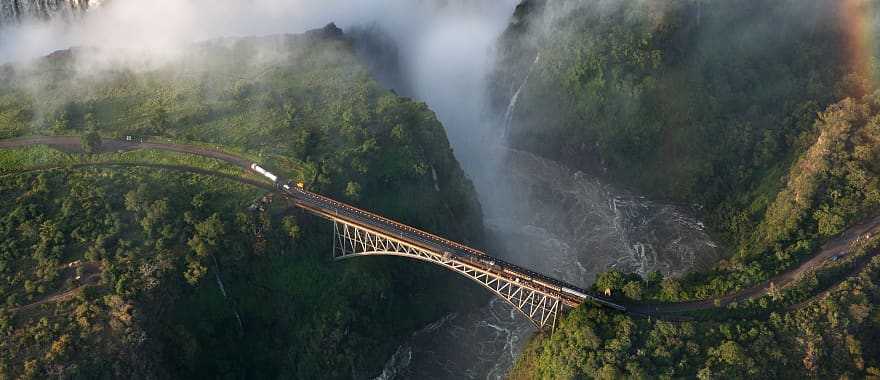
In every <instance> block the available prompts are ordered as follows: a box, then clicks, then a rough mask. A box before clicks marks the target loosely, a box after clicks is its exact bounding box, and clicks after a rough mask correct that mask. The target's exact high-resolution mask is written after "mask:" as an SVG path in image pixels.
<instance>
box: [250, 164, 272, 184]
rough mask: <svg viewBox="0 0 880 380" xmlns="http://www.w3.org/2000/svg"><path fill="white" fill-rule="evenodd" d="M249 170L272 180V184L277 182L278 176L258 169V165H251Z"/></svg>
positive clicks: (260, 168)
mask: <svg viewBox="0 0 880 380" xmlns="http://www.w3.org/2000/svg"><path fill="white" fill-rule="evenodd" d="M251 170H253V171H255V172H257V173H260V174H261V175H263V177H266V178H268V179H270V180H272V182H278V176H276V175H275V174H272V173H271V172H269V171H268V170H266V169H263V168H262V167H260V165H257V164H256V163H253V164H251Z"/></svg>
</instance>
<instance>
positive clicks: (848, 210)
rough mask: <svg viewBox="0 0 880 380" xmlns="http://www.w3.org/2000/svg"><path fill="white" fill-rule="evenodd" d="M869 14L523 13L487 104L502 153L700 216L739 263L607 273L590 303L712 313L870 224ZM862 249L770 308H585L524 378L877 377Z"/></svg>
mask: <svg viewBox="0 0 880 380" xmlns="http://www.w3.org/2000/svg"><path fill="white" fill-rule="evenodd" d="M876 9H877V7H876V4H875V2H872V1H866V2H850V1H841V2H832V1H778V2H763V1H747V2H736V3H732V2H723V1H694V2H679V1H660V2H642V1H621V2H617V3H614V4H609V3H606V2H598V1H596V2H572V1H557V2H544V1H525V2H523V3H522V4H521V5H520V6H519V7H518V8H517V12H516V15H515V17H514V20H513V22H512V24H511V26H510V27H509V28H508V30H507V31H506V32H505V35H504V36H503V38H502V42H501V45H502V47H501V48H500V49H499V57H498V59H499V64H498V65H497V67H498V68H497V70H496V72H495V78H496V80H495V83H496V85H495V86H494V88H493V89H492V93H493V96H494V97H495V108H496V109H497V110H498V112H500V113H502V114H503V113H505V112H507V113H508V118H507V120H509V124H508V125H506V126H505V127H506V128H509V129H508V135H509V143H510V144H511V145H513V146H514V147H517V148H519V149H524V150H528V151H531V152H534V153H537V154H539V155H542V156H544V157H548V158H551V159H554V160H559V161H562V162H564V163H565V164H566V165H569V166H571V167H575V168H582V169H583V170H586V171H590V172H592V173H594V174H596V175H598V176H601V177H602V178H606V179H609V180H612V181H614V182H616V183H619V184H621V185H625V186H628V187H632V188H634V189H637V190H638V191H640V192H644V193H647V194H650V195H651V196H653V197H655V198H659V199H668V200H671V201H675V202H683V203H684V202H686V203H688V204H694V205H697V207H698V208H699V209H701V210H702V212H703V217H704V218H705V219H706V220H707V222H708V223H707V224H708V225H709V227H710V228H711V230H712V231H713V233H714V234H715V235H717V236H719V237H721V238H722V241H723V242H724V244H725V246H726V249H727V251H728V252H729V254H728V258H727V259H725V260H722V261H721V262H720V263H719V264H718V265H717V266H716V267H715V268H714V269H712V270H710V271H707V272H705V273H691V274H689V275H687V276H684V277H682V278H666V279H664V278H662V276H660V275H659V274H650V275H649V276H647V278H640V277H639V276H636V275H627V274H623V273H619V272H615V271H611V272H606V273H604V274H602V275H600V276H598V279H597V282H596V285H595V287H594V289H595V290H597V291H598V290H605V289H609V290H611V291H613V292H614V294H616V297H617V298H618V299H620V300H621V302H630V303H636V302H648V303H661V305H662V303H664V302H679V301H687V300H708V301H706V302H709V303H711V302H712V300H713V299H716V298H718V297H721V296H724V295H728V294H732V293H734V292H736V291H739V290H742V289H746V288H748V287H750V286H756V285H758V284H762V283H765V282H766V281H768V280H769V279H771V278H773V277H774V276H776V275H779V274H780V273H783V272H785V271H788V270H792V269H793V268H796V267H797V266H798V265H799V264H801V263H804V262H806V261H807V260H808V259H809V258H811V257H812V256H813V255H814V254H816V252H817V251H818V250H819V248H820V247H821V246H822V245H823V244H824V243H825V242H828V241H829V240H830V239H832V238H833V237H836V236H838V235H840V234H841V233H842V232H843V231H845V230H846V229H847V228H849V227H852V226H853V225H856V224H857V223H859V222H862V221H868V220H874V219H875V218H876V217H877V214H878V203H877V202H878V201H880V198H878V197H877V194H878V182H877V175H878V174H880V173H878V172H877V170H878V167H877V162H878V157H877V146H878V144H877V142H878V141H877V138H878V136H880V135H878V133H877V130H876V125H875V124H876V120H877V113H878V100H877V99H878V98H877V96H878V95H876V94H874V90H875V89H876V87H875V85H874V78H875V76H876V72H875V70H876V69H875V67H874V66H873V65H872V64H871V62H872V59H876V58H872V57H875V55H874V51H875V46H874V45H873V44H872V43H873V42H872V41H871V40H870V38H867V37H866V36H868V35H870V34H871V33H875V31H874V29H872V24H871V23H870V20H873V19H874V18H875V17H876V12H875V10H876ZM875 34H876V33H875ZM526 79H527V80H526ZM514 94H517V96H515V97H514ZM513 98H516V99H517V102H516V103H515V104H511V103H510V100H511V99H513ZM867 237H868V236H867V235H866V236H862V237H860V238H859V239H858V241H856V242H855V243H854V245H853V246H849V247H846V249H843V253H842V254H839V255H835V257H834V258H833V260H832V259H829V260H828V261H827V262H824V263H822V264H821V265H819V268H818V269H817V270H815V271H813V270H810V271H808V272H807V273H806V275H804V276H803V277H802V278H801V279H800V281H795V282H794V283H793V284H792V285H791V286H789V287H786V288H779V289H777V288H775V287H774V285H773V284H772V283H771V284H770V290H771V291H770V294H769V295H768V296H764V297H761V298H759V299H756V300H753V301H749V302H744V303H739V304H737V303H736V302H734V303H732V304H729V305H727V304H724V305H722V304H721V303H720V302H719V303H717V305H718V306H719V307H718V309H716V310H710V311H709V312H704V313H691V314H689V315H684V316H683V317H684V318H685V319H690V320H691V321H690V322H686V323H677V322H665V321H658V320H657V319H641V318H634V317H628V316H623V315H617V314H613V313H609V312H606V311H603V310H594V309H593V308H590V307H586V308H583V309H582V310H578V311H576V312H575V313H573V314H572V315H571V316H570V317H569V318H568V319H567V321H566V322H565V323H564V324H563V327H562V328H561V329H559V330H558V331H557V332H556V333H554V334H553V335H552V336H545V337H539V338H537V339H536V340H534V341H533V342H532V343H531V346H530V348H529V351H528V352H527V353H526V354H525V355H524V358H523V359H522V360H521V362H520V363H519V366H518V368H517V370H516V371H515V375H514V377H518V378H532V377H545V378H572V377H588V378H592V377H600V378H615V377H620V376H624V375H625V376H633V377H642V376H659V377H664V376H665V377H672V378H676V377H701V378H730V377H755V376H757V377H768V378H788V377H796V376H818V377H838V376H847V375H848V376H855V377H863V376H867V375H871V374H873V375H875V376H876V375H878V373H877V372H878V370H877V368H880V353H878V352H876V351H875V350H874V349H873V347H871V348H868V346H869V345H870V344H867V343H865V344H862V342H868V341H872V339H875V338H872V336H873V334H875V333H876V331H877V328H878V324H877V323H878V321H880V320H878V319H877V318H878V309H877V306H876V303H877V301H878V293H877V288H876V285H875V283H876V279H877V275H878V267H877V261H876V259H874V261H873V262H872V264H868V262H869V261H870V260H871V257H873V256H874V255H875V254H876V250H875V248H874V246H875V245H876V243H875V240H876V237H871V238H867ZM813 269H815V268H813ZM848 276H850V277H849V278H848ZM847 278H848V279H847ZM844 280H845V281H844ZM826 291H827V292H826ZM721 306H725V307H721ZM644 309H647V307H645V308H644ZM680 317H682V316H680ZM679 319H680V318H679ZM766 358H772V359H773V360H766Z"/></svg>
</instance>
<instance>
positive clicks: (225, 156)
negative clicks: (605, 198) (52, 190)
mask: <svg viewBox="0 0 880 380" xmlns="http://www.w3.org/2000/svg"><path fill="white" fill-rule="evenodd" d="M32 145H47V146H52V147H56V148H59V149H62V150H66V151H81V150H82V149H81V142H80V138H79V137H71V136H47V137H29V138H17V139H7V140H0V149H4V148H16V147H26V146H32ZM102 149H103V150H104V151H119V150H123V151H127V150H136V149H158V150H166V151H172V152H178V153H188V154H193V155H198V156H203V157H208V158H214V159H217V160H220V161H224V162H227V163H230V164H233V165H236V166H239V167H241V168H243V169H250V165H251V163H252V162H251V160H249V159H247V158H244V157H240V156H236V155H233V154H229V153H226V152H222V151H220V150H216V149H211V148H206V147H201V146H194V145H184V144H174V143H157V142H135V141H120V140H102ZM58 166H63V167H85V166H132V167H134V166H145V167H156V168H163V169H171V170H183V171H189V172H192V173H197V174H204V175H212V176H218V177H224V178H227V179H231V180H235V181H239V182H242V183H246V184H249V185H252V186H258V187H261V188H264V189H267V190H268V189H272V188H273V186H272V185H270V184H268V183H266V182H260V181H255V180H251V179H246V178H241V177H237V176H233V175H228V174H224V173H220V172H214V171H211V170H205V169H199V168H193V167H188V166H184V165H162V164H139V163H95V164H72V165H58ZM49 168H51V167H44V168H42V169H41V168H35V169H32V170H46V169H49ZM877 233H880V216H878V217H875V218H873V219H870V220H868V221H866V222H862V223H860V224H858V225H856V226H853V227H852V228H850V229H848V230H847V231H846V232H845V233H843V234H842V235H840V236H838V237H836V238H835V239H833V240H831V241H829V242H828V243H826V244H825V245H823V246H822V248H821V250H820V251H819V253H817V254H816V255H814V256H813V257H811V258H810V259H809V260H807V261H804V262H803V263H801V264H800V265H799V266H797V267H796V268H792V269H790V270H788V271H785V272H783V273H780V274H778V275H776V276H774V277H772V278H770V279H769V280H767V281H764V282H762V283H759V284H756V285H754V286H751V287H749V288H746V289H742V290H739V291H736V292H733V293H730V294H728V295H724V296H721V297H716V298H710V299H705V300H697V301H687V302H675V303H655V304H651V303H633V304H627V305H626V308H627V312H630V313H633V314H636V315H642V316H652V317H657V318H661V319H663V318H670V319H675V316H676V315H680V314H682V313H687V312H692V311H700V310H709V309H714V308H718V307H726V306H727V305H729V304H731V303H734V302H742V301H745V300H748V299H753V298H758V297H761V296H763V295H766V294H767V293H768V292H769V291H770V287H771V284H772V285H773V286H775V287H776V288H778V289H781V288H783V287H785V286H787V285H789V284H791V283H792V282H794V281H796V280H797V279H799V278H800V277H801V276H802V275H803V274H805V273H807V272H810V271H812V270H814V269H816V268H819V267H821V266H822V265H823V264H825V263H826V262H827V261H828V260H831V259H832V258H833V257H843V256H846V255H847V254H848V253H849V251H850V250H851V248H852V245H853V244H854V243H855V242H857V241H858V240H859V239H862V238H863V237H865V236H866V235H867V234H871V235H874V234H877ZM878 253H880V250H875V251H874V252H871V253H870V254H869V255H868V256H867V257H866V258H863V260H867V259H870V258H871V257H873V256H875V255H877V254H878ZM861 269H864V266H863V265H857V266H856V269H855V270H856V271H860V270H861ZM844 278H845V277H844ZM842 281H843V278H842V279H841V280H840V281H838V282H837V283H835V284H834V285H832V287H833V286H836V285H837V284H838V283H840V282H842Z"/></svg>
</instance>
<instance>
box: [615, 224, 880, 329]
mask: <svg viewBox="0 0 880 380" xmlns="http://www.w3.org/2000/svg"><path fill="white" fill-rule="evenodd" d="M878 233H880V216H878V217H874V218H873V219H869V220H867V221H865V222H862V223H859V224H857V225H855V226H853V227H851V228H850V229H848V230H847V231H846V232H844V233H843V234H841V235H840V236H838V237H836V238H834V239H832V240H831V241H829V242H827V243H825V244H824V245H823V246H822V248H821V249H820V250H819V252H818V253H817V254H815V255H814V256H812V257H811V258H810V259H809V260H806V261H804V262H803V263H801V264H800V265H798V266H797V267H795V268H792V269H790V270H787V271H785V272H782V273H780V274H778V275H776V276H774V277H772V278H770V279H769V280H766V281H764V282H761V283H759V284H756V285H753V286H751V287H748V288H745V289H742V290H739V291H736V292H733V293H730V294H727V295H724V296H721V297H716V298H710V299H705V300H697V301H687V302H675V303H659V304H647V303H643V304H630V305H627V309H628V310H630V311H632V312H634V313H637V314H643V315H649V316H654V317H662V316H664V315H674V314H681V313H686V312H690V311H698V310H708V309H713V308H717V307H721V308H723V307H726V306H728V305H730V304H731V303H734V302H737V303H738V302H743V301H746V300H749V299H755V298H760V297H762V296H764V295H766V294H767V293H769V292H770V287H771V285H772V286H775V287H776V289H782V288H784V287H785V286H787V285H790V284H791V283H792V282H794V281H796V280H798V279H799V278H800V277H801V276H803V275H804V274H805V273H808V272H810V271H812V270H814V269H817V268H819V267H821V266H822V265H823V264H825V263H827V262H828V261H829V260H832V259H833V258H834V257H838V258H843V257H845V256H846V255H848V254H849V253H850V252H851V251H852V250H853V248H854V247H853V245H854V244H855V243H857V242H858V241H860V240H862V239H864V238H866V237H868V236H874V235H876V234H878ZM878 253H880V250H874V251H873V252H870V253H869V254H868V255H867V256H866V257H864V258H862V260H863V261H864V262H867V260H869V259H870V258H871V257H873V256H875V255H877V254H878ZM862 269H864V265H856V267H855V270H854V271H855V272H859V271H861V270H862ZM844 278H845V277H844ZM844 278H842V279H841V280H840V281H839V282H837V283H835V285H834V286H836V284H838V283H840V282H842V281H843V279H844Z"/></svg>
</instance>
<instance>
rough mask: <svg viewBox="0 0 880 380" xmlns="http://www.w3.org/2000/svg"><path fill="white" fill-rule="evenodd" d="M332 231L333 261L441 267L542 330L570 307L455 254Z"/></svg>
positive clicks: (353, 230)
mask: <svg viewBox="0 0 880 380" xmlns="http://www.w3.org/2000/svg"><path fill="white" fill-rule="evenodd" d="M333 231H334V234H333V235H334V239H333V258H334V260H337V261H339V260H345V259H350V258H355V257H365V256H397V257H405V258H409V259H414V260H420V261H425V262H429V263H431V264H435V265H439V266H441V267H443V268H445V269H447V270H451V271H453V272H455V273H458V274H460V275H462V276H464V277H466V278H468V279H470V280H472V281H474V282H476V283H478V284H480V285H481V286H482V287H484V288H486V289H488V290H489V291H490V292H492V293H493V294H494V295H495V296H497V297H498V298H500V299H501V300H503V301H504V302H506V303H508V304H509V305H511V306H513V308H514V309H516V310H517V311H519V312H520V313H521V314H522V315H524V316H525V317H526V318H527V319H528V320H529V321H530V322H532V324H534V325H535V327H537V328H538V329H541V330H552V329H553V328H554V327H555V326H556V323H557V321H558V318H559V315H560V314H561V312H562V308H563V307H567V306H566V305H565V303H564V302H562V300H561V298H560V297H558V296H557V295H555V294H549V293H546V292H542V291H540V290H538V289H534V288H532V287H530V286H528V285H527V284H525V283H522V282H520V281H518V280H517V279H515V278H514V279H510V278H508V277H505V276H502V275H500V274H497V273H492V272H490V271H486V270H483V269H481V268H479V267H477V266H474V265H470V264H468V263H467V262H465V261H463V260H460V258H459V257H457V256H455V255H452V254H443V253H438V252H434V251H431V250H427V249H424V248H422V247H419V246H416V245H413V244H410V243H407V242H405V241H403V240H401V239H395V238H393V237H389V236H387V235H385V234H380V233H377V232H375V231H372V230H370V229H368V228H365V227H362V226H359V225H355V224H352V223H348V222H345V221H341V220H334V222H333Z"/></svg>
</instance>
